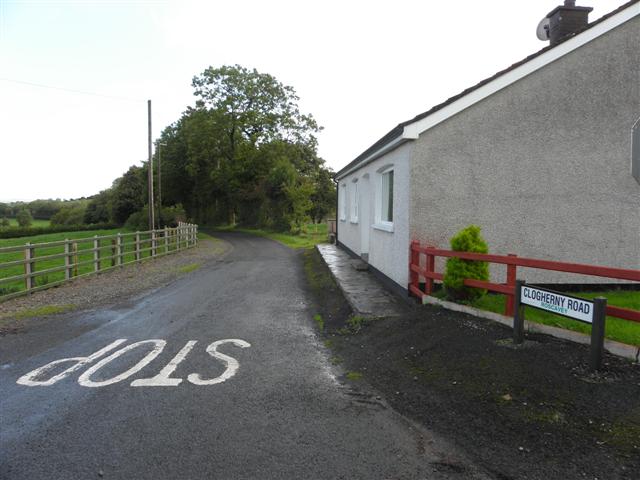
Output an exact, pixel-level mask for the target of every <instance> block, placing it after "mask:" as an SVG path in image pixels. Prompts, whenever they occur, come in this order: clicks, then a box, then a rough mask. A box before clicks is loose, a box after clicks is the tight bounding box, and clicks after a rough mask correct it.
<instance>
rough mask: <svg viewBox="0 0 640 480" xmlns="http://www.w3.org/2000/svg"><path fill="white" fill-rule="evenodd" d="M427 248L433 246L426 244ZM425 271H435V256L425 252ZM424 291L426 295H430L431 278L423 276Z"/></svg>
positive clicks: (431, 291) (431, 287) (431, 288)
mask: <svg viewBox="0 0 640 480" xmlns="http://www.w3.org/2000/svg"><path fill="white" fill-rule="evenodd" d="M427 248H435V247H432V246H427ZM426 266H427V272H429V273H433V272H435V271H436V257H435V256H434V255H431V254H429V253H427V264H426ZM424 293H425V294H427V295H431V294H432V293H433V278H425V279H424Z"/></svg>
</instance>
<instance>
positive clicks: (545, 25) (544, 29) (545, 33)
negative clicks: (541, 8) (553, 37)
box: [536, 17, 549, 42]
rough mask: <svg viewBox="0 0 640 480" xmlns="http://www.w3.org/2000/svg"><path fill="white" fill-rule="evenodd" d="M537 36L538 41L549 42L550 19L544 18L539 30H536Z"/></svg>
mask: <svg viewBox="0 0 640 480" xmlns="http://www.w3.org/2000/svg"><path fill="white" fill-rule="evenodd" d="M536 35H537V36H538V40H542V41H543V42H546V41H547V40H549V18H548V17H544V18H543V19H542V20H540V23H539V24H538V28H537V29H536Z"/></svg>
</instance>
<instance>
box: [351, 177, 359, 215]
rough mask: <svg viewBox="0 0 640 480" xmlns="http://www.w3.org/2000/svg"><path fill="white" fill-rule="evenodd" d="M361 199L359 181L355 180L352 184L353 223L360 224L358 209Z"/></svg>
mask: <svg viewBox="0 0 640 480" xmlns="http://www.w3.org/2000/svg"><path fill="white" fill-rule="evenodd" d="M359 201H360V200H359V197H358V179H355V180H354V181H353V183H352V184H351V198H350V205H351V223H358V207H359Z"/></svg>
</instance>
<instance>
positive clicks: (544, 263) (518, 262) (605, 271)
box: [409, 241, 640, 323]
mask: <svg viewBox="0 0 640 480" xmlns="http://www.w3.org/2000/svg"><path fill="white" fill-rule="evenodd" d="M410 252H411V256H410V259H409V278H410V280H409V292H410V294H411V295H414V296H416V297H418V298H420V299H422V298H423V297H424V296H426V295H431V294H432V292H433V283H434V280H438V281H443V279H444V274H443V273H439V272H436V271H435V270H436V269H435V265H436V261H435V259H436V257H444V258H451V257H457V258H460V259H463V260H477V261H481V262H487V263H493V264H501V265H505V267H506V270H507V272H506V283H494V282H484V281H481V280H475V279H471V278H467V279H465V280H464V285H466V286H468V287H475V288H483V289H487V290H488V291H490V292H495V293H501V294H503V295H506V297H507V302H506V304H505V312H504V314H505V315H506V316H510V317H511V316H513V314H514V306H515V291H516V277H517V268H518V267H526V268H535V269H539V270H551V271H555V272H565V273H575V274H579V275H592V276H596V277H603V278H611V279H615V280H627V281H631V282H640V270H632V269H626V268H614V267H602V266H598V265H585V264H581V263H569V262H557V261H551V260H539V259H535V258H524V257H518V256H517V255H513V254H509V255H491V254H484V253H471V252H456V251H451V250H444V249H441V248H436V247H430V246H425V245H420V242H417V241H414V242H411V246H410ZM423 255H424V257H425V258H424V260H423V261H421V257H422V256H423ZM422 281H424V290H422V289H421V285H422V284H423V282H422ZM606 314H607V315H610V316H612V317H617V318H621V319H624V320H628V321H631V322H638V323H640V311H638V310H631V309H628V308H621V307H615V306H613V305H607V308H606Z"/></svg>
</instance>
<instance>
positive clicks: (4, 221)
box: [0, 217, 11, 228]
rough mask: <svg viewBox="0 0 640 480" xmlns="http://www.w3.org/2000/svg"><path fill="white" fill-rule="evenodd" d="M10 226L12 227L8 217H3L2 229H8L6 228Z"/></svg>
mask: <svg viewBox="0 0 640 480" xmlns="http://www.w3.org/2000/svg"><path fill="white" fill-rule="evenodd" d="M9 225H11V222H9V219H8V218H7V217H2V218H1V219H0V227H2V228H6V227H8V226H9Z"/></svg>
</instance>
